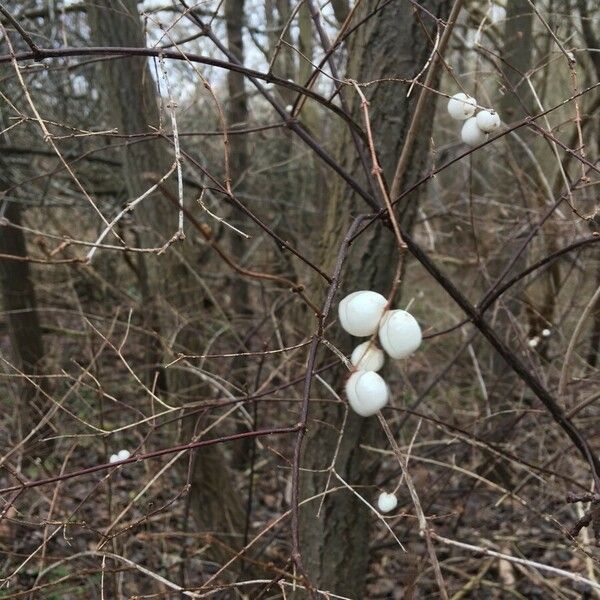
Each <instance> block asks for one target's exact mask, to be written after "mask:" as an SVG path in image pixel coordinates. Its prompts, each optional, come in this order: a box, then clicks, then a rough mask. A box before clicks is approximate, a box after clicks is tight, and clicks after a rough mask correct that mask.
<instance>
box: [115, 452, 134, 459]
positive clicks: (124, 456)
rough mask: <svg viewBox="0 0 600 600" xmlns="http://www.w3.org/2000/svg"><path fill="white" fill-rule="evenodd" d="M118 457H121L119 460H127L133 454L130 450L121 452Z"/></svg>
mask: <svg viewBox="0 0 600 600" xmlns="http://www.w3.org/2000/svg"><path fill="white" fill-rule="evenodd" d="M117 456H118V457H119V460H127V459H128V458H129V457H130V456H131V452H129V450H119V452H117Z"/></svg>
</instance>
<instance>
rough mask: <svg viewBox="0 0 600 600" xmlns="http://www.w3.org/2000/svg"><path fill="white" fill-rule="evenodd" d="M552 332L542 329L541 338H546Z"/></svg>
mask: <svg viewBox="0 0 600 600" xmlns="http://www.w3.org/2000/svg"><path fill="white" fill-rule="evenodd" d="M551 333H552V332H551V331H550V330H549V329H542V336H543V337H548V336H549V335H550V334H551Z"/></svg>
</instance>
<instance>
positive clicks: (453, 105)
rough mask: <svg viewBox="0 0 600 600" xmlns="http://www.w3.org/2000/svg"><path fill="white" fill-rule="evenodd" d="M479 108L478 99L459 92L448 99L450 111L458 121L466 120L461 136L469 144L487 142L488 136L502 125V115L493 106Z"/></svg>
mask: <svg viewBox="0 0 600 600" xmlns="http://www.w3.org/2000/svg"><path fill="white" fill-rule="evenodd" d="M476 109H477V100H475V98H472V97H471V96H467V94H463V93H462V92H459V93H458V94H454V96H452V98H450V100H449V101H448V113H449V114H450V116H451V117H452V118H453V119H456V120H457V121H464V124H463V126H462V129H461V132H460V137H461V139H462V141H463V142H464V143H465V144H468V145H469V146H478V145H479V144H481V143H483V142H485V140H486V136H487V134H488V133H492V131H496V129H498V128H499V127H500V116H499V115H498V113H497V112H496V111H495V110H494V109H493V108H488V109H483V110H480V111H479V112H478V113H477V114H475V110H476Z"/></svg>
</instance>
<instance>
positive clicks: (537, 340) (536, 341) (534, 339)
mask: <svg viewBox="0 0 600 600" xmlns="http://www.w3.org/2000/svg"><path fill="white" fill-rule="evenodd" d="M539 343H540V338H539V337H538V336H537V335H536V336H535V337H532V338H531V339H530V340H529V341H528V342H527V345H528V346H529V347H530V348H535V347H536V346H537V345H538V344H539Z"/></svg>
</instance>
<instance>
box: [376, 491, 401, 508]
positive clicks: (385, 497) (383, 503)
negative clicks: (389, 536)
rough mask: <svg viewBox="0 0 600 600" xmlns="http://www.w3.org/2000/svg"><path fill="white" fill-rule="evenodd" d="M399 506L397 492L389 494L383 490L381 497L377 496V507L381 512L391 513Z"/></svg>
mask: <svg viewBox="0 0 600 600" xmlns="http://www.w3.org/2000/svg"><path fill="white" fill-rule="evenodd" d="M396 506H398V498H396V494H388V492H381V494H379V498H377V508H378V509H379V512H382V513H389V512H390V511H392V510H394V509H395V508H396Z"/></svg>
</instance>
